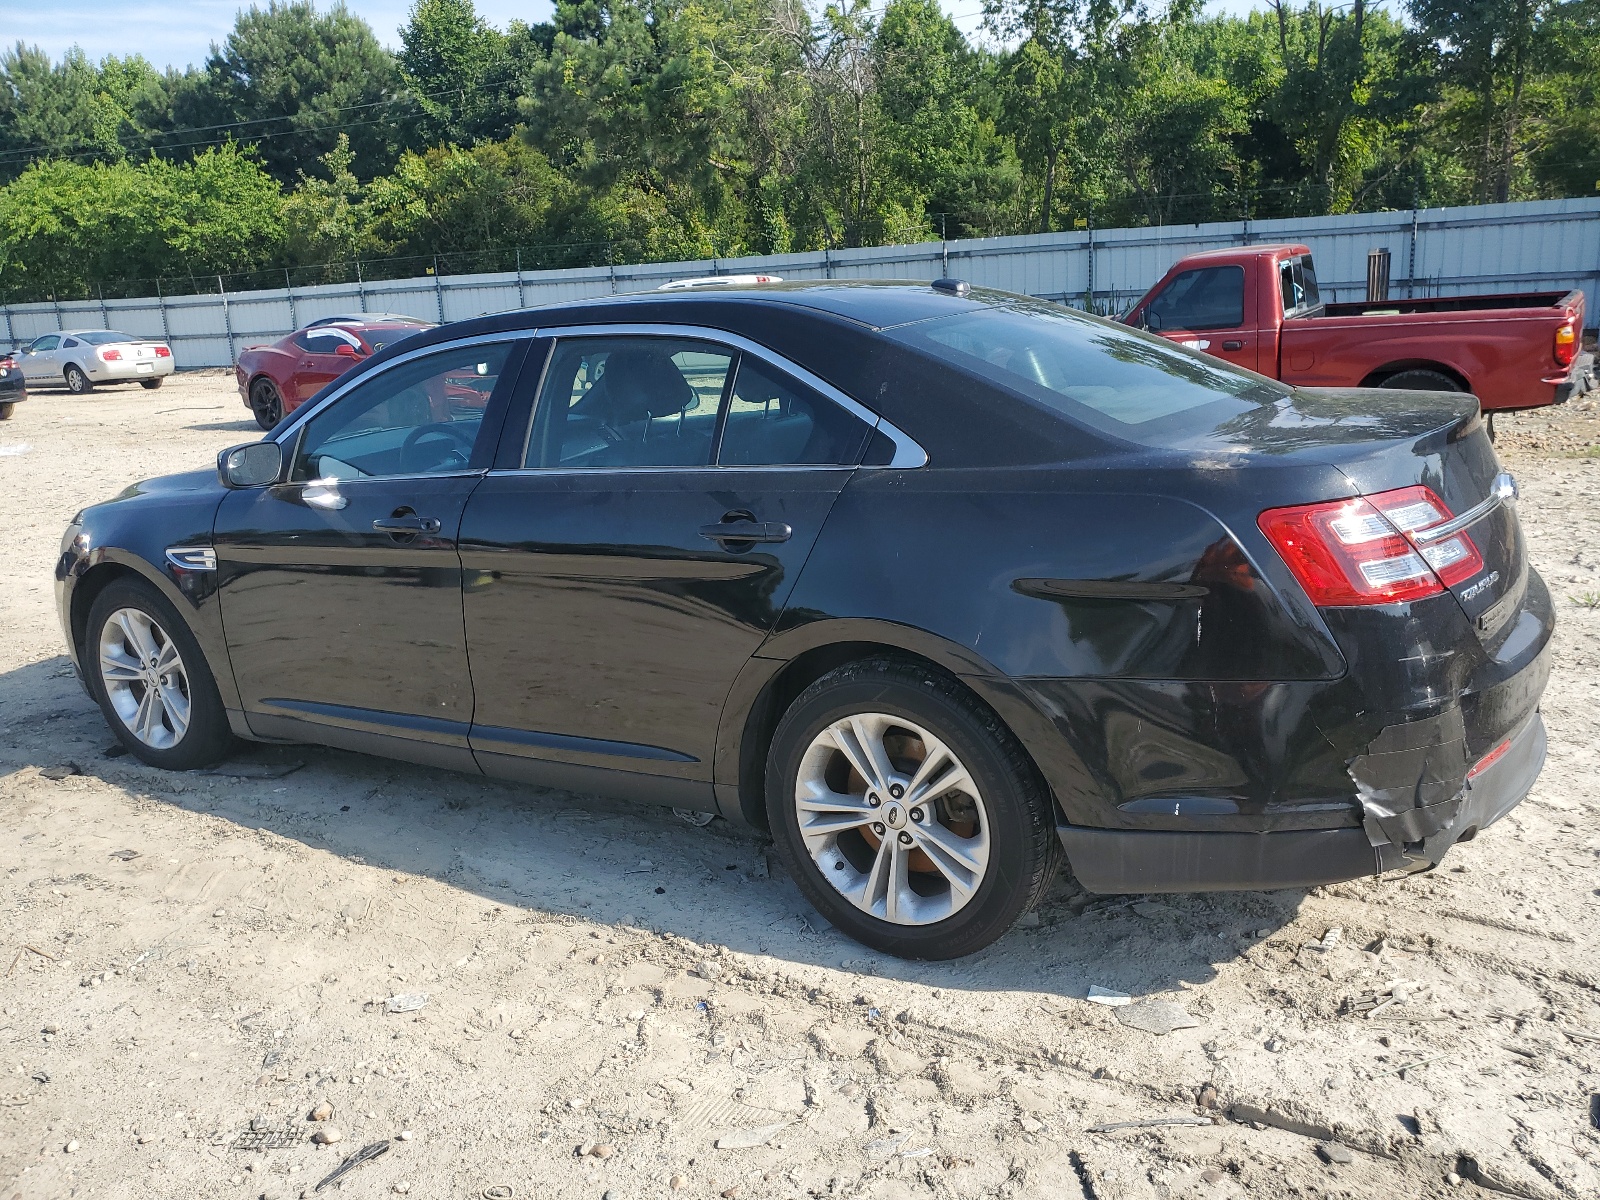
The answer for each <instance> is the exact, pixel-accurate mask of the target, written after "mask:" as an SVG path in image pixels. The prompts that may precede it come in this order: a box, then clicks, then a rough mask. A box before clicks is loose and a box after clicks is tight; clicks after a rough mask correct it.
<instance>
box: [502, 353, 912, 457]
mask: <svg viewBox="0 0 1600 1200" xmlns="http://www.w3.org/2000/svg"><path fill="white" fill-rule="evenodd" d="M538 332H539V333H540V334H541V335H542V336H544V337H548V338H552V339H554V340H555V341H556V342H557V343H559V342H560V341H561V340H562V339H563V338H578V337H675V338H686V339H690V340H694V341H702V342H715V343H719V344H721V345H724V346H729V347H731V348H732V349H735V350H738V351H739V352H740V353H742V354H748V355H750V356H751V357H752V358H756V359H759V360H760V361H761V362H764V363H766V364H767V365H768V366H770V367H773V368H775V369H777V370H779V371H783V372H785V373H786V374H789V375H792V376H794V378H795V379H797V380H798V381H799V382H801V383H803V384H805V386H806V387H808V388H810V389H811V390H812V391H814V392H817V393H818V394H819V395H821V396H822V397H823V398H824V399H826V400H829V401H831V402H832V403H834V404H837V405H838V406H839V407H840V408H842V409H844V410H845V411H846V412H847V413H849V414H850V415H851V416H853V417H855V418H856V419H857V420H858V421H862V422H864V423H865V424H866V425H868V426H870V427H871V428H872V429H873V430H875V431H877V432H879V433H881V434H883V435H884V436H885V437H887V438H888V439H889V440H890V441H891V442H893V443H894V448H895V449H894V454H893V455H892V456H891V457H890V459H889V461H888V462H887V463H884V464H879V465H875V466H871V467H862V466H861V465H860V464H857V465H856V466H853V467H841V466H839V465H837V464H810V463H790V464H769V463H762V464H758V465H754V466H732V465H730V466H726V467H724V466H722V465H721V464H719V463H707V464H705V466H703V467H682V466H675V467H662V468H650V467H628V468H608V467H530V466H527V465H526V464H527V461H528V439H529V438H531V437H532V436H533V417H534V416H535V415H536V412H535V411H530V413H529V419H528V429H527V432H526V433H525V434H524V437H523V446H522V462H523V464H524V465H523V466H521V467H519V468H515V470H517V471H518V472H529V471H541V472H548V471H572V472H575V473H593V472H595V471H604V470H615V469H621V470H652V469H660V470H670V471H684V470H691V471H700V470H717V471H723V470H727V471H752V470H754V471H761V470H773V469H776V470H783V471H794V470H807V469H817V468H820V469H822V470H844V471H854V470H869V471H870V470H883V469H885V468H886V467H893V468H897V469H904V470H910V469H914V468H916V467H923V466H926V465H927V463H928V452H927V451H926V450H924V449H923V448H922V447H921V446H919V445H917V443H916V442H915V441H914V440H913V439H912V438H911V437H909V436H908V435H907V434H905V433H903V432H902V431H901V430H900V429H898V428H896V427H895V426H894V425H893V424H892V423H890V422H889V421H886V420H884V418H883V417H881V416H879V415H878V414H877V413H875V412H873V411H872V410H871V409H869V408H867V407H866V406H865V405H863V404H861V403H860V402H859V401H857V400H854V399H852V398H851V397H849V396H847V395H846V394H845V393H844V392H841V391H840V390H839V389H838V388H836V387H834V386H833V385H832V384H831V383H829V382H828V381H827V380H825V379H821V378H819V377H818V376H816V375H814V374H813V373H812V372H810V371H808V370H806V369H805V368H804V367H802V366H800V365H799V364H798V363H795V362H791V361H790V360H789V359H787V358H784V357H783V356H782V355H781V354H778V353H777V352H776V351H773V350H769V349H767V347H765V346H763V345H761V343H759V342H753V341H751V340H750V339H749V338H747V337H742V336H740V335H739V334H737V333H730V332H728V331H727V330H725V329H712V328H708V327H706V326H704V325H668V324H659V323H651V324H638V323H629V324H614V325H557V326H552V327H549V328H545V329H540V330H539V331H538ZM554 357H555V348H554V347H552V349H551V351H550V353H549V354H548V355H547V356H546V357H545V366H544V371H548V370H549V367H550V360H551V359H553V358H554ZM544 383H545V378H544V372H543V371H542V372H541V373H540V377H539V391H538V392H536V393H535V394H534V409H535V410H537V407H538V398H539V396H540V395H541V394H542V393H543V392H544ZM509 473H510V469H508V470H507V471H497V472H494V474H509Z"/></svg>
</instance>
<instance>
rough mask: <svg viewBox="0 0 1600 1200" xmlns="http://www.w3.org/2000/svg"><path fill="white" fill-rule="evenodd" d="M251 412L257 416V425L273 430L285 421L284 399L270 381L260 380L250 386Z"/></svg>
mask: <svg viewBox="0 0 1600 1200" xmlns="http://www.w3.org/2000/svg"><path fill="white" fill-rule="evenodd" d="M250 411H251V412H253V413H255V415H256V424H257V425H259V426H261V428H262V429H265V430H269V431H270V430H271V429H272V427H273V426H274V425H276V424H277V423H278V422H279V421H281V420H283V398H282V397H281V396H279V395H278V389H277V388H276V387H274V386H273V383H272V380H270V379H258V380H256V381H255V382H254V383H252V384H251V385H250Z"/></svg>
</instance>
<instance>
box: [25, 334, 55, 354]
mask: <svg viewBox="0 0 1600 1200" xmlns="http://www.w3.org/2000/svg"><path fill="white" fill-rule="evenodd" d="M59 345H61V339H60V338H59V337H57V336H56V335H55V334H53V333H47V334H45V335H44V337H42V338H34V340H33V345H32V346H30V347H29V349H30V350H33V351H35V352H38V351H41V350H54V349H55V348H56V347H57V346H59Z"/></svg>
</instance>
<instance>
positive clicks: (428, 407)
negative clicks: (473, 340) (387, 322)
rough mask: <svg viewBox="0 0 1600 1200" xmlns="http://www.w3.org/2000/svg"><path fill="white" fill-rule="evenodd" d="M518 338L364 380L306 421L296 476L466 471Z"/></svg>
mask: <svg viewBox="0 0 1600 1200" xmlns="http://www.w3.org/2000/svg"><path fill="white" fill-rule="evenodd" d="M513 344H514V343H512V342H492V343H489V344H486V345H478V346H464V347H457V348H456V349H453V350H441V351H440V352H438V353H437V354H428V355H425V356H423V357H421V358H415V359H412V360H411V361H409V362H404V363H400V364H398V365H396V366H393V367H390V368H388V369H387V370H384V371H380V372H378V373H377V374H375V375H372V376H370V377H369V378H367V379H364V380H362V381H361V382H360V383H359V384H357V385H356V386H355V387H354V388H352V389H351V390H350V391H348V392H346V393H345V394H344V395H343V396H341V397H339V399H337V400H335V401H334V402H333V403H332V404H331V405H330V406H329V407H328V408H326V409H324V410H323V411H322V412H320V413H318V414H317V415H316V416H314V417H312V418H311V419H310V420H309V421H308V422H306V427H305V430H304V432H303V434H302V436H301V438H300V448H299V450H298V451H297V452H296V454H295V460H294V468H293V470H292V472H291V473H290V478H291V479H296V480H306V479H369V478H375V477H380V476H394V475H439V474H451V473H453V472H457V471H462V470H465V469H466V468H467V466H468V465H469V464H470V462H471V460H472V451H473V447H474V446H475V445H476V444H477V441H478V437H479V434H480V432H481V429H482V426H483V413H484V409H485V408H486V407H487V406H488V403H489V398H490V396H491V395H493V393H494V389H495V387H496V385H497V384H498V383H499V382H500V379H501V374H502V372H503V370H504V368H505V364H506V360H507V358H508V357H509V356H510V354H511V349H512V346H513Z"/></svg>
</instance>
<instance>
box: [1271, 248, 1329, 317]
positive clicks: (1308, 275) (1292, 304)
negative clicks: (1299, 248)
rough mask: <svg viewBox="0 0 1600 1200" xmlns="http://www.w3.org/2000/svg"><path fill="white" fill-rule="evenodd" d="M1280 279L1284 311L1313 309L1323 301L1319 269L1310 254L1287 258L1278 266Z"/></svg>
mask: <svg viewBox="0 0 1600 1200" xmlns="http://www.w3.org/2000/svg"><path fill="white" fill-rule="evenodd" d="M1278 280H1279V284H1280V286H1281V288H1282V290H1283V311H1284V312H1285V313H1293V312H1298V311H1300V310H1303V309H1313V308H1316V307H1317V306H1318V305H1320V304H1321V303H1322V297H1321V296H1320V295H1318V293H1317V269H1316V267H1314V266H1313V265H1312V263H1311V257H1310V256H1309V255H1305V256H1302V257H1300V258H1290V259H1286V260H1285V261H1284V262H1283V263H1281V264H1280V265H1279V267H1278Z"/></svg>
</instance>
